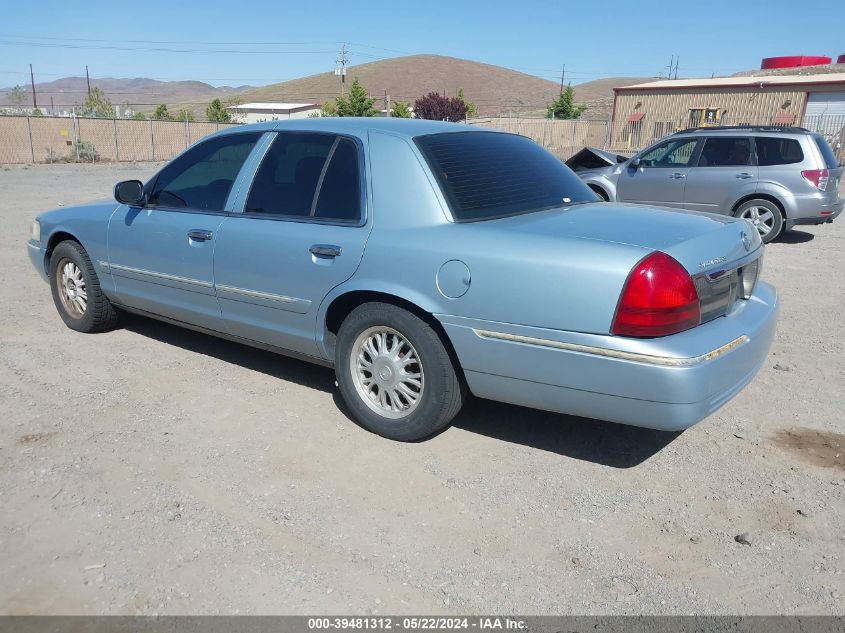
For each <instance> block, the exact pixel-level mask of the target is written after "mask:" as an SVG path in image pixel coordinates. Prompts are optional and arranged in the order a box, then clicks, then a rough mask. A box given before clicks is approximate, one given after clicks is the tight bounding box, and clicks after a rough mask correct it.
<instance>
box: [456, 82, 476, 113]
mask: <svg viewBox="0 0 845 633" xmlns="http://www.w3.org/2000/svg"><path fill="white" fill-rule="evenodd" d="M458 100H459V101H463V103H464V105H465V106H466V107H467V118H469V119H471V118H473V117H477V116H478V108H476V107H475V104H474V103H473V102H472V101H469V100H467V98H466V97H464V89H463V88H458Z"/></svg>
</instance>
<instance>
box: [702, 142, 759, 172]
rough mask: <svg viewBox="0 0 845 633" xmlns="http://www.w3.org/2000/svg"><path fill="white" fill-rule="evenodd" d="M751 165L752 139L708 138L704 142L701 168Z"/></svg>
mask: <svg viewBox="0 0 845 633" xmlns="http://www.w3.org/2000/svg"><path fill="white" fill-rule="evenodd" d="M750 164H751V139H749V138H714V137H711V138H708V139H706V140H705V141H704V147H703V148H702V149H701V156H699V157H698V166H699V167H733V166H739V165H750Z"/></svg>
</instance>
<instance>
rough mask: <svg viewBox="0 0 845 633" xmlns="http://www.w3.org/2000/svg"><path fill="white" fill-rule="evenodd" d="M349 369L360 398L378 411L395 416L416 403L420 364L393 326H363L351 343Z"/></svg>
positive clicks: (408, 411) (422, 382)
mask: <svg viewBox="0 0 845 633" xmlns="http://www.w3.org/2000/svg"><path fill="white" fill-rule="evenodd" d="M349 369H350V371H351V372H352V380H353V382H354V383H355V389H356V391H357V392H358V395H359V396H360V397H361V400H363V401H364V403H365V404H366V405H367V406H368V407H369V408H370V409H372V410H373V411H375V412H376V413H378V414H379V415H381V416H383V417H386V418H390V419H394V420H396V419H399V418H404V417H405V416H407V415H410V414H411V413H412V412H413V411H414V410H416V408H417V406H419V403H420V400H421V399H422V394H423V389H424V388H425V377H424V375H423V366H422V363H420V359H419V356H418V355H417V350H415V349H414V346H413V345H411V343H410V342H409V341H408V339H406V338H405V337H404V336H402V334H400V333H399V332H397V331H396V330H394V329H393V328H389V327H386V326H379V327H372V328H369V329H367V330H364V331H363V332H362V333H361V334H360V335H359V336H358V338H357V339H356V340H355V344H354V345H353V346H352V353H351V354H350V358H349Z"/></svg>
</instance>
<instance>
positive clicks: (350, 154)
mask: <svg viewBox="0 0 845 633" xmlns="http://www.w3.org/2000/svg"><path fill="white" fill-rule="evenodd" d="M314 217H315V218H324V219H329V220H341V221H348V222H354V221H356V220H358V219H359V218H360V217H361V173H360V171H359V166H358V148H357V147H356V146H355V143H353V142H352V141H351V140H349V139H347V138H339V139H338V140H337V145H336V146H335V148H334V151H333V152H332V154H331V158H330V159H329V165H328V167H326V173H325V175H324V176H323V182H322V183H321V184H320V192H319V194H318V195H317V203H316V204H315V206H314Z"/></svg>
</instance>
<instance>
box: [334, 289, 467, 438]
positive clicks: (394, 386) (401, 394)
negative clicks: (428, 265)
mask: <svg viewBox="0 0 845 633" xmlns="http://www.w3.org/2000/svg"><path fill="white" fill-rule="evenodd" d="M335 373H336V375H337V383H338V386H339V388H340V392H341V395H342V396H343V399H344V401H345V402H346V405H347V406H348V407H349V410H350V412H351V413H352V416H353V417H354V418H355V420H356V421H357V422H358V423H359V424H360V425H361V426H363V427H364V428H366V429H368V430H370V431H372V432H374V433H378V434H379V435H382V436H384V437H387V438H390V439H393V440H399V441H404V442H408V441H414V440H420V439H423V438H425V437H428V436H430V435H432V434H433V433H435V432H437V431H438V430H440V429H441V428H443V427H444V426H446V425H447V424H448V423H449V422H451V421H452V418H454V417H455V415H457V413H458V411H460V409H461V405H462V404H463V399H464V387H463V383H462V381H461V378H460V376H459V375H458V373H457V371H456V369H455V367H454V365H453V364H452V360H451V358H450V357H449V353H448V352H447V351H446V348H445V347H444V345H443V342H442V341H441V340H440V337H439V336H438V335H437V332H435V331H434V330H433V329H432V328H431V326H430V325H428V324H427V323H426V322H425V321H423V320H422V319H420V318H419V317H417V316H416V315H414V314H412V313H411V312H408V311H407V310H404V309H402V308H399V307H397V306H394V305H391V304H387V303H365V304H363V305H361V306H359V307H358V308H356V309H355V310H353V311H352V312H351V313H350V314H349V316H347V317H346V319H345V320H344V321H343V324H342V325H341V326H340V331H339V332H338V336H337V346H336V351H335Z"/></svg>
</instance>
